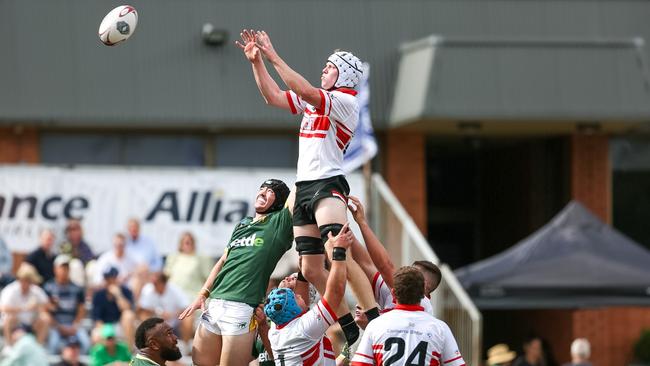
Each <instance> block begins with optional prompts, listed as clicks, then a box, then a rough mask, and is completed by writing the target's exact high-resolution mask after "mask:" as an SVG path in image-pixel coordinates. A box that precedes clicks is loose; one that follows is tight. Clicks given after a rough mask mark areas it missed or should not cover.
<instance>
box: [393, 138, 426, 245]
mask: <svg viewBox="0 0 650 366" xmlns="http://www.w3.org/2000/svg"><path fill="white" fill-rule="evenodd" d="M425 145H426V144H425V137H424V135H423V134H422V133H409V132H395V131H389V132H388V133H387V136H386V160H385V169H384V172H385V177H386V182H387V183H388V185H389V186H390V188H391V189H392V190H393V192H394V193H395V196H397V199H399V201H400V202H401V203H402V205H403V206H404V208H405V209H406V211H407V212H408V213H409V214H410V215H411V216H412V217H413V220H414V221H415V224H416V225H417V226H418V228H420V231H422V233H423V234H424V235H425V236H426V235H427V187H426V185H427V182H426V149H425Z"/></svg>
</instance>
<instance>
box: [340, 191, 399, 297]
mask: <svg viewBox="0 0 650 366" xmlns="http://www.w3.org/2000/svg"><path fill="white" fill-rule="evenodd" d="M348 198H349V200H350V201H352V205H349V208H350V211H352V217H354V221H356V222H357V224H359V229H361V235H363V240H364V241H365V242H366V248H368V254H370V258H372V261H373V263H374V264H375V266H376V267H377V270H379V273H381V276H382V277H383V278H384V281H386V284H387V285H388V286H389V287H390V288H393V274H394V273H395V265H394V264H393V261H392V260H391V259H390V255H389V254H388V252H387V251H386V248H384V245H383V244H382V243H381V242H380V241H379V238H377V236H376V235H375V233H374V232H373V231H372V229H371V228H370V225H369V224H368V221H367V220H366V213H365V210H364V208H363V205H362V204H361V201H360V200H359V199H358V198H357V197H354V196H349V197H348Z"/></svg>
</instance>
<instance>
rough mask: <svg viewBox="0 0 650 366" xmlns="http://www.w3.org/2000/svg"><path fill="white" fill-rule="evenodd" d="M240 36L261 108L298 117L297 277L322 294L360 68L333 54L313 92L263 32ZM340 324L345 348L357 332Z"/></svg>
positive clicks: (348, 318)
mask: <svg viewBox="0 0 650 366" xmlns="http://www.w3.org/2000/svg"><path fill="white" fill-rule="evenodd" d="M241 36H242V41H243V43H239V42H237V44H238V45H239V47H240V48H242V50H243V51H244V54H245V56H246V58H247V59H248V60H249V61H250V62H251V65H252V71H253V75H254V77H255V81H256V83H257V87H258V89H259V91H260V93H261V94H262V96H263V97H264V100H265V101H266V103H267V104H269V105H271V106H274V107H276V108H280V109H284V110H287V111H290V112H291V113H293V114H302V121H301V123H300V131H299V133H298V136H299V144H298V145H299V149H298V150H299V153H298V169H297V174H296V175H297V176H296V190H295V192H296V195H295V202H294V207H293V225H294V228H293V232H294V237H295V242H296V250H298V252H299V253H300V256H301V261H302V273H303V275H304V276H305V278H306V279H307V280H308V281H309V282H310V283H312V284H313V285H314V286H316V288H317V289H318V291H319V293H322V292H323V291H324V290H325V283H326V281H327V271H326V270H325V269H324V268H323V261H324V259H325V258H324V253H325V251H324V245H325V242H326V241H327V238H328V233H332V234H333V235H337V234H338V233H339V232H340V231H341V229H342V227H343V225H344V224H345V223H346V222H347V196H348V194H349V193H350V186H349V184H348V182H347V180H346V179H345V172H344V171H343V166H342V163H343V153H344V152H345V150H346V149H347V147H348V145H349V143H350V140H351V139H352V136H353V134H354V132H353V131H354V130H355V128H356V126H357V123H358V121H359V102H358V100H357V98H356V94H357V91H356V90H354V88H355V87H356V86H357V84H358V83H359V80H360V79H361V76H362V75H363V65H362V63H361V60H360V59H359V58H358V57H356V56H355V55H353V54H352V53H350V52H345V51H336V52H334V53H333V54H332V55H330V56H329V57H328V58H327V62H326V63H325V67H324V68H323V71H322V73H321V80H320V87H315V86H312V85H311V84H310V83H309V82H308V81H307V80H306V79H305V78H304V77H303V76H302V75H300V74H299V73H297V72H296V71H294V70H293V69H291V67H289V65H287V63H286V62H284V60H283V59H282V58H281V57H280V56H279V55H278V53H277V52H276V51H275V49H274V47H273V45H272V44H271V39H270V37H269V36H268V34H266V32H264V31H261V32H254V31H249V30H244V31H243V32H242V33H241ZM262 56H264V59H266V60H267V61H268V62H269V63H270V64H271V65H273V68H274V69H275V71H276V72H277V73H278V75H279V76H280V78H281V79H282V81H283V82H284V84H285V85H286V86H287V88H288V90H282V89H280V87H279V86H278V85H277V83H276V82H275V81H274V80H273V78H272V77H271V76H270V74H269V72H268V70H267V69H266V66H265V63H264V60H263V58H262ZM356 292H357V293H358V294H360V295H361V300H362V301H363V302H364V303H365V302H367V300H368V299H371V298H372V296H371V294H370V292H371V290H370V288H369V286H364V287H362V288H358V289H357V290H356ZM340 310H341V312H342V310H343V306H342V307H341V309H340ZM372 315H373V316H375V315H376V314H375V313H374V312H373V313H372ZM339 323H340V324H341V327H342V329H343V333H344V335H345V338H346V339H347V340H348V342H350V343H352V342H354V341H356V339H357V338H358V334H359V331H358V328H357V327H356V325H355V324H354V321H353V320H352V315H350V314H346V315H344V316H342V317H341V319H340V321H339Z"/></svg>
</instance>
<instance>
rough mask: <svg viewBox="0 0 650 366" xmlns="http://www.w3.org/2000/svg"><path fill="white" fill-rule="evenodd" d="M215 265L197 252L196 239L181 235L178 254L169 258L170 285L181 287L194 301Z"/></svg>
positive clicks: (167, 272)
mask: <svg viewBox="0 0 650 366" xmlns="http://www.w3.org/2000/svg"><path fill="white" fill-rule="evenodd" d="M214 263H215V261H214V260H213V259H212V258H210V257H207V256H203V255H199V254H198V253H197V252H196V242H195V241H194V237H193V236H192V234H190V233H189V232H185V233H183V234H182V235H181V240H180V243H179V244H178V253H174V254H170V255H169V256H168V257H167V261H166V262H165V274H166V275H167V276H169V283H173V284H174V285H176V286H178V287H180V289H181V290H183V291H184V292H185V296H187V298H188V299H193V298H194V297H196V294H198V293H199V291H201V288H202V287H203V283H204V282H205V280H206V279H207V278H208V276H209V275H210V271H212V267H213V266H214Z"/></svg>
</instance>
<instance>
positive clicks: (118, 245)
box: [92, 233, 137, 287]
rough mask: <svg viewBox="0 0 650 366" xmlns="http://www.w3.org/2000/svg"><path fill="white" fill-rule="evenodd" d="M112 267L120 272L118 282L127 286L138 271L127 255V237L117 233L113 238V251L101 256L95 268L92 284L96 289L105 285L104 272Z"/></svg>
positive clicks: (133, 261)
mask: <svg viewBox="0 0 650 366" xmlns="http://www.w3.org/2000/svg"><path fill="white" fill-rule="evenodd" d="M111 267H113V268H116V269H117V271H118V273H119V274H118V276H117V280H118V282H119V283H120V284H121V285H126V284H127V282H128V281H129V280H130V279H131V275H133V273H134V272H135V270H136V267H137V263H136V262H135V260H133V258H131V257H130V256H128V255H127V253H126V236H124V235H123V234H120V233H117V234H115V235H114V236H113V249H112V250H109V251H107V252H106V253H104V254H102V255H100V256H99V258H98V259H97V262H96V263H95V266H94V267H93V271H94V273H93V277H92V284H93V286H94V287H100V286H103V285H104V272H106V271H107V270H108V269H110V268H111Z"/></svg>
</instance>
